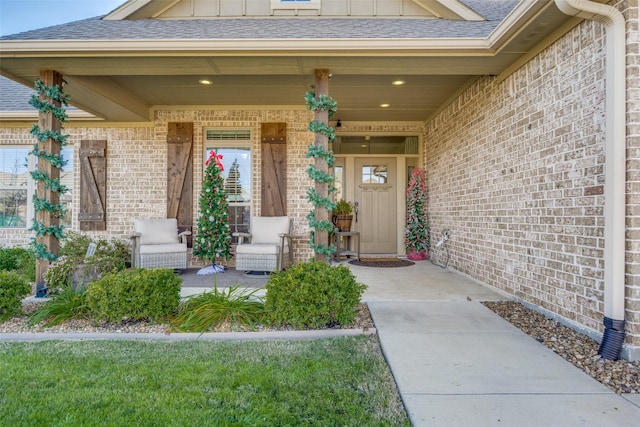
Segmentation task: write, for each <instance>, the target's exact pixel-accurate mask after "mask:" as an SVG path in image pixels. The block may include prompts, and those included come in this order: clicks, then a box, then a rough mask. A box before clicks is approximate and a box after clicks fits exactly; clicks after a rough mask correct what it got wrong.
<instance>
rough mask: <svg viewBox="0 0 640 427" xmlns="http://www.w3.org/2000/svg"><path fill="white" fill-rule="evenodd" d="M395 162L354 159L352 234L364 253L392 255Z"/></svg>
mask: <svg viewBox="0 0 640 427" xmlns="http://www.w3.org/2000/svg"><path fill="white" fill-rule="evenodd" d="M396 191H397V186H396V159H395V158H393V157H358V158H356V159H355V201H356V202H357V203H358V222H357V223H356V224H355V229H356V231H359V232H360V250H361V252H362V253H364V254H395V253H396V252H397V240H396V237H397V235H396V229H397V224H396V216H397V213H396V212H397V210H396Z"/></svg>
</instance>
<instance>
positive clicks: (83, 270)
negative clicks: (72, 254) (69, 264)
mask: <svg viewBox="0 0 640 427" xmlns="http://www.w3.org/2000/svg"><path fill="white" fill-rule="evenodd" d="M98 279H100V272H99V271H98V268H97V267H96V266H95V265H90V264H78V265H77V267H76V269H75V270H74V271H73V275H72V276H71V287H72V288H73V290H74V291H80V290H82V289H85V288H86V287H87V286H88V285H89V283H90V282H95V281H96V280H98Z"/></svg>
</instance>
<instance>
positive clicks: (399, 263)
mask: <svg viewBox="0 0 640 427" xmlns="http://www.w3.org/2000/svg"><path fill="white" fill-rule="evenodd" d="M349 264H352V265H360V266H362V267H382V268H390V267H407V266H410V265H413V264H415V263H414V262H413V261H407V260H406V259H399V258H360V261H358V260H356V259H354V260H352V261H349Z"/></svg>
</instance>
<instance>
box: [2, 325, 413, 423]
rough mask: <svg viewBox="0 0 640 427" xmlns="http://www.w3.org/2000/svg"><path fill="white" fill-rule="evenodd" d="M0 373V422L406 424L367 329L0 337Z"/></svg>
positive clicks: (375, 343)
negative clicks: (203, 337)
mask: <svg viewBox="0 0 640 427" xmlns="http://www.w3.org/2000/svg"><path fill="white" fill-rule="evenodd" d="M0 372H2V375H0V425H11V426H33V425H41V426H50V425H56V426H77V425H110V426H125V425H138V426H160V425H161V426H183V425H189V426H199V425H202V426H212V425H215V426H274V425H277V426H300V425H308V426H403V425H404V426H409V425H410V424H409V421H408V419H407V417H406V413H405V412H404V409H403V407H402V404H401V403H400V399H399V397H398V393H397V389H396V387H395V383H394V382H393V378H392V376H391V374H390V372H389V369H388V367H387V365H386V363H385V361H384V358H383V356H382V354H381V352H380V347H379V343H378V340H377V337H375V336H368V337H365V336H361V337H347V338H336V339H326V340H308V341H284V340H274V341H257V342H247V341H240V342H228V341H223V342H218V341H188V342H187V341H182V342H161V341H79V342H77V341H76V342H73V341H45V342H37V343H6V342H5V343H0ZM17 385H19V386H17Z"/></svg>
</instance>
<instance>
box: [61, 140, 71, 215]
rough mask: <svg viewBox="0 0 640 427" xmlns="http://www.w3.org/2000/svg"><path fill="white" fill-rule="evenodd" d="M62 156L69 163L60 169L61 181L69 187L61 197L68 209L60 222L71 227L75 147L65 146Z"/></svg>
mask: <svg viewBox="0 0 640 427" xmlns="http://www.w3.org/2000/svg"><path fill="white" fill-rule="evenodd" d="M62 157H63V158H64V159H65V160H66V161H67V164H66V165H65V166H64V167H63V168H62V169H61V170H60V182H61V183H62V185H64V186H65V187H67V190H68V191H67V192H66V193H64V194H63V195H62V196H61V197H60V204H61V205H62V207H63V208H64V209H66V210H67V213H66V214H65V215H64V217H62V218H60V224H61V225H64V226H65V227H71V218H73V212H71V206H72V203H71V202H72V201H73V148H71V147H66V148H63V149H62Z"/></svg>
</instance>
